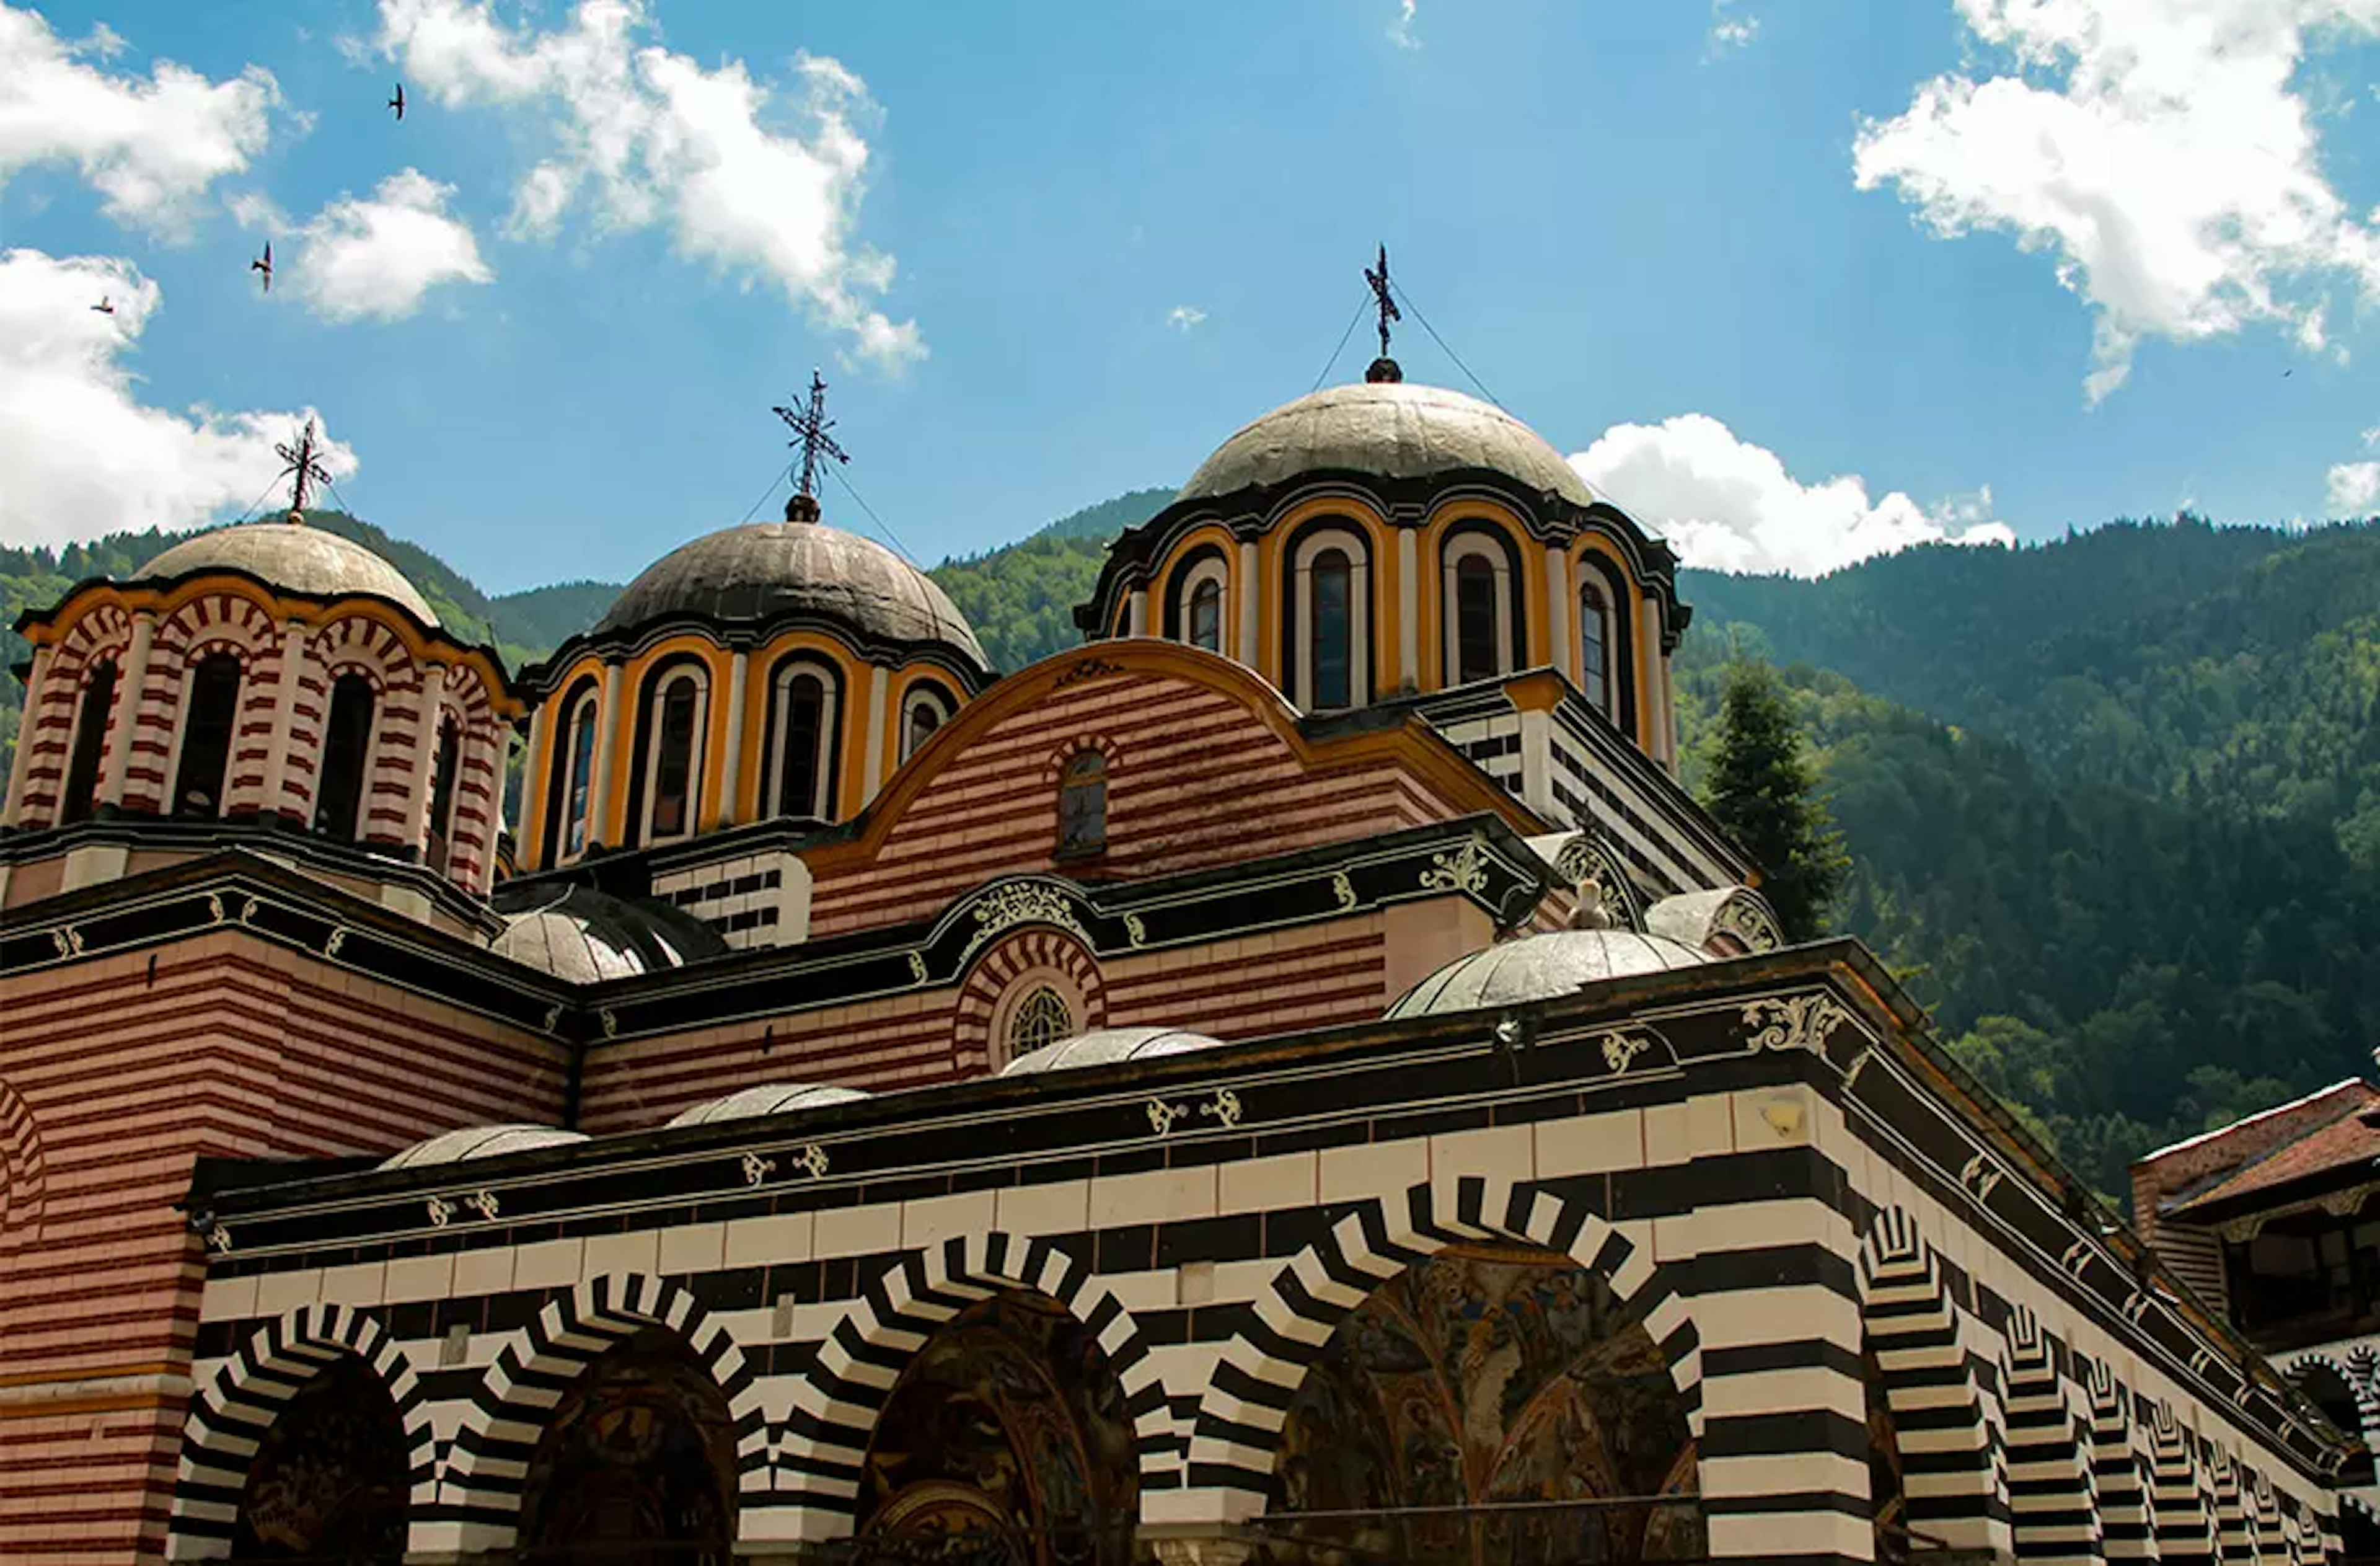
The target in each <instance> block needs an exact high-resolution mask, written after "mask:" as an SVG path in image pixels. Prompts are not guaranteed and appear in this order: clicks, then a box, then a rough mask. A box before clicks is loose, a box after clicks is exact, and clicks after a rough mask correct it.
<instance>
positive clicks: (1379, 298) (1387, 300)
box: [1364, 245, 1405, 358]
mask: <svg viewBox="0 0 2380 1566" xmlns="http://www.w3.org/2000/svg"><path fill="white" fill-rule="evenodd" d="M1364 281H1365V282H1366V283H1368V284H1370V285H1372V298H1373V300H1374V301H1375V302H1376V303H1377V304H1378V306H1379V311H1380V357H1381V358H1388V357H1389V322H1392V321H1403V319H1404V318H1405V314H1404V311H1403V310H1399V309H1397V301H1396V300H1395V299H1394V298H1392V297H1390V294H1389V248H1388V246H1386V245H1382V246H1381V247H1380V264H1379V268H1378V271H1375V270H1373V269H1372V268H1370V267H1366V268H1365V269H1364Z"/></svg>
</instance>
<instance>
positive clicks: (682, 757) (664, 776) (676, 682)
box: [645, 673, 702, 843]
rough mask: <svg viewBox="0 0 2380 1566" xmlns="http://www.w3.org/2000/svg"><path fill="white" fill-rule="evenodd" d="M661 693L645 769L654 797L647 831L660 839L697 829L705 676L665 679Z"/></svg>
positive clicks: (650, 795)
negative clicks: (697, 748)
mask: <svg viewBox="0 0 2380 1566" xmlns="http://www.w3.org/2000/svg"><path fill="white" fill-rule="evenodd" d="M661 698H662V700H661V710H660V711H659V713H657V714H656V715H655V716H654V718H653V721H652V722H653V739H652V756H651V759H650V761H649V762H648V763H647V765H648V767H649V768H650V771H648V772H647V773H646V775H645V796H646V797H647V798H649V799H650V800H651V801H652V807H651V810H650V814H649V815H648V816H647V818H646V829H647V830H646V835H647V836H648V837H649V838H650V840H651V841H653V842H655V843H666V842H668V841H669V840H670V839H672V838H678V837H684V836H685V835H686V833H687V832H692V831H693V830H694V810H695V801H694V790H695V765H694V751H695V734H696V731H697V730H698V728H699V727H700V725H701V721H702V682H701V681H700V680H699V679H698V678H696V677H695V676H694V674H691V673H681V674H676V675H674V676H672V677H671V678H668V679H665V680H663V681H662V687H661Z"/></svg>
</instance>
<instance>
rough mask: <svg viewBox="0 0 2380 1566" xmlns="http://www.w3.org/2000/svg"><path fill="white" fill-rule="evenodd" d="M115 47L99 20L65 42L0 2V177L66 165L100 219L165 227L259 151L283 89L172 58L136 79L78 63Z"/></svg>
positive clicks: (250, 75) (263, 76)
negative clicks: (100, 204)
mask: <svg viewBox="0 0 2380 1566" xmlns="http://www.w3.org/2000/svg"><path fill="white" fill-rule="evenodd" d="M123 47H124V40H123V39H121V38H119V37H117V36H116V35H115V33H114V32H112V31H110V30H108V29H107V28H106V27H104V26H101V27H98V28H96V29H94V30H93V31H92V32H91V36H90V37H89V38H87V39H84V40H83V41H81V42H77V43H69V42H67V41H65V40H63V39H61V38H59V37H58V36H57V34H56V33H55V32H53V31H52V30H50V24H49V23H48V22H46V21H44V20H42V17H41V15H40V13H38V12H35V11H30V10H18V9H16V8H15V7H13V6H8V5H6V4H5V3H0V183H5V182H6V180H7V179H8V177H9V176H11V175H13V174H15V173H16V172H17V171H18V170H19V169H22V168H28V167H30V166H32V165H34V164H50V163H58V164H73V165H74V166H75V167H76V168H77V169H79V171H80V173H81V175H82V176H83V178H84V179H86V180H88V181H89V182H90V183H91V185H92V186H93V187H94V188H97V189H98V191H99V192H100V194H101V195H102V196H103V197H104V198H105V205H106V210H107V212H108V215H109V216H111V217H114V218H115V219H117V220H118V221H120V222H128V223H137V224H140V225H146V226H148V227H152V228H156V229H162V230H167V231H171V230H174V229H177V228H179V227H181V226H183V225H186V224H187V223H188V220H189V219H190V217H191V216H192V215H193V213H194V212H195V211H196V201H197V199H198V198H199V197H200V196H201V195H203V194H204V193H205V191H206V189H207V188H208V187H209V186H210V185H212V184H213V183H214V182H215V181H216V180H218V179H221V178H224V177H225V176H229V175H236V174H239V173H241V172H243V171H245V170H246V169H247V167H248V165H249V161H250V160H251V159H253V158H254V157H256V155H257V154H258V153H260V152H262V151H263V150H264V146H265V142H266V140H267V139H268V137H269V135H270V127H269V126H268V124H267V119H266V113H267V111H268V110H269V109H271V108H272V107H273V106H274V105H275V104H277V103H280V101H281V91H280V89H279V88H278V87H277V86H275V85H274V83H273V77H272V76H271V74H270V73H268V72H266V71H264V70H262V69H261V68H259V67H254V66H250V67H249V68H248V69H247V70H246V71H245V72H243V73H242V74H241V75H239V76H237V77H236V78H233V79H230V80H226V81H210V80H208V79H206V78H205V77H203V76H200V74H198V73H197V72H196V71H193V70H189V69H188V68H187V67H182V66H177V65H175V64H173V63H171V62H170V61H161V62H159V63H158V64H157V65H156V66H155V67H153V68H152V70H151V71H150V73H149V75H148V76H147V77H146V78H145V79H144V78H140V77H137V76H118V75H115V74H112V73H110V72H109V71H107V70H105V69H103V68H101V67H99V66H93V65H90V64H86V63H84V59H83V56H89V57H90V58H91V59H96V60H98V61H101V62H103V63H104V62H105V61H107V60H109V59H112V58H113V57H114V56H115V55H116V54H117V53H118V52H119V51H120V50H122V48H123Z"/></svg>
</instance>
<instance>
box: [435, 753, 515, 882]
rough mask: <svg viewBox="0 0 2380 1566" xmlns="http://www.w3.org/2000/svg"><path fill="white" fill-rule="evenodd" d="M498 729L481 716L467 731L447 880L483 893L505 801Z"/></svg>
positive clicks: (457, 784) (458, 762) (457, 776)
mask: <svg viewBox="0 0 2380 1566" xmlns="http://www.w3.org/2000/svg"><path fill="white" fill-rule="evenodd" d="M500 732H501V730H500V726H499V725H498V723H497V722H496V720H495V719H494V718H492V717H489V718H482V719H481V720H480V722H476V723H473V724H471V725H470V726H469V727H468V728H466V729H465V730H464V731H463V735H462V741H463V748H462V754H461V755H460V756H459V757H458V758H457V759H456V765H455V832H454V845H453V847H452V848H450V849H449V850H448V853H447V861H446V877H447V879H448V880H452V881H454V882H455V884H456V885H458V886H460V887H462V888H463V889H464V890H465V891H467V892H486V891H487V890H488V884H489V882H490V881H491V880H492V879H493V876H492V870H493V868H494V866H495V846H496V834H495V826H494V823H495V819H496V809H497V805H498V802H499V801H500V800H502V798H503V797H504V783H503V781H502V780H503V766H504V758H503V755H502V753H501V752H500V751H499V750H498V749H497V748H496V746H497V739H496V735H497V734H499V733H500Z"/></svg>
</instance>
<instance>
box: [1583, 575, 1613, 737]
mask: <svg viewBox="0 0 2380 1566" xmlns="http://www.w3.org/2000/svg"><path fill="white" fill-rule="evenodd" d="M1610 634H1611V627H1610V622H1609V620H1607V619H1606V618H1605V617H1604V613H1603V595H1602V594H1601V593H1598V592H1597V591H1596V590H1595V589H1593V588H1589V589H1586V590H1585V592H1583V593H1581V594H1579V595H1578V646H1579V665H1580V668H1579V674H1580V678H1579V683H1580V685H1582V686H1585V690H1586V699H1587V700H1588V701H1589V702H1591V703H1593V704H1594V707H1595V710H1597V711H1598V712H1604V713H1609V711H1610V710H1611V653H1610V649H1609V637H1610Z"/></svg>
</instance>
